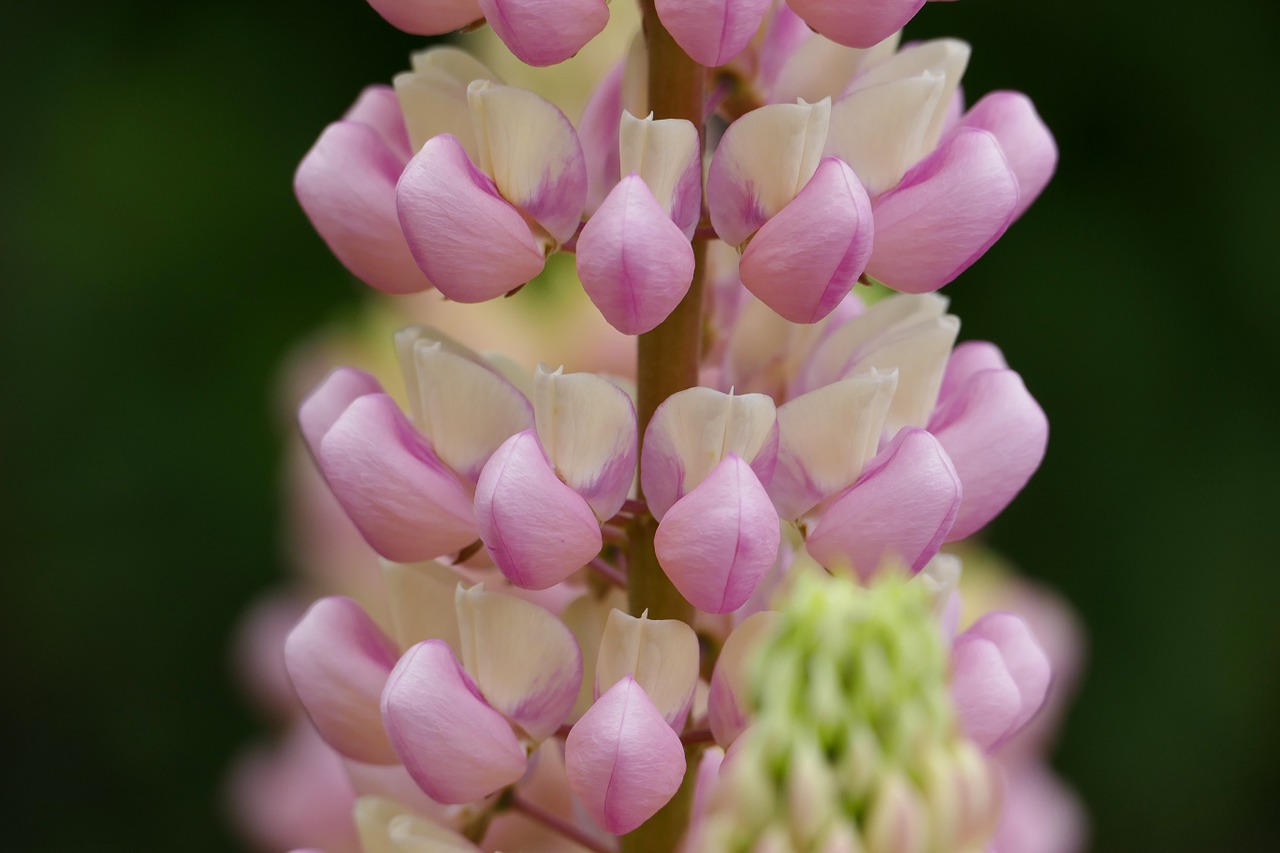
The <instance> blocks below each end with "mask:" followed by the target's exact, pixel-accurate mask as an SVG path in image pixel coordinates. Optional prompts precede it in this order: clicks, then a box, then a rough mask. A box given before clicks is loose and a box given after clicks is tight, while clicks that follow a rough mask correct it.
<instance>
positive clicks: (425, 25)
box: [369, 0, 484, 36]
mask: <svg viewBox="0 0 1280 853" xmlns="http://www.w3.org/2000/svg"><path fill="white" fill-rule="evenodd" d="M369 5H370V6H372V7H373V8H374V9H375V10H376V11H377V13H378V14H379V15H381V16H382V17H383V18H384V19H385V20H386V22H387V23H389V24H391V26H393V27H395V28H396V29H399V30H404V31H405V32H406V33H413V34H414V35H419V36H437V35H441V34H443V33H447V32H452V31H453V30H458V29H462V28H463V27H465V26H467V25H468V24H472V23H475V22H476V21H478V20H480V19H481V18H483V17H484V13H483V12H481V11H480V6H479V4H478V3H476V0H431V2H429V3H424V2H422V0H369Z"/></svg>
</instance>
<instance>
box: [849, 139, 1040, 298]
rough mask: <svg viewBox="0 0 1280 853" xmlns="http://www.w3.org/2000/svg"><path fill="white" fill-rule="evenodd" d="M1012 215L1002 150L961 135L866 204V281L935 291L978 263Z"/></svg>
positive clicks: (1012, 190) (1011, 185)
mask: <svg viewBox="0 0 1280 853" xmlns="http://www.w3.org/2000/svg"><path fill="white" fill-rule="evenodd" d="M1017 207H1018V181H1017V179H1016V178H1015V177H1014V175H1013V172H1012V170H1011V169H1010V168H1009V164H1008V162H1007V161H1006V160H1005V156H1004V153H1003V152H1002V151H1001V149H1000V144H999V142H997V140H996V138H995V137H994V136H993V135H991V134H990V133H987V132H986V131H983V130H975V129H972V128H960V129H959V130H958V131H956V132H955V133H954V134H952V135H951V136H950V137H948V138H947V139H946V140H944V141H943V143H942V144H941V145H940V146H938V148H936V149H935V150H934V152H933V153H932V154H930V155H929V156H928V157H926V158H925V159H923V160H921V161H920V162H919V163H918V164H917V165H916V166H915V167H913V168H912V169H911V171H909V172H907V174H906V175H905V176H904V177H903V179H902V181H901V183H899V184H898V185H897V186H896V187H894V188H893V189H891V190H889V191H888V192H886V193H884V194H883V195H881V196H880V197H878V198H877V199H876V200H875V202H873V203H872V206H871V209H872V213H873V214H874V215H875V222H876V243H875V247H874V249H873V250H872V253H871V261H870V262H869V263H868V264H867V273H868V274H869V275H871V276H872V277H873V278H876V279H878V280H880V281H882V282H884V283H885V284H887V285H889V287H892V288H893V289H894V290H899V291H903V292H905V293H927V292H929V291H933V290H937V289H938V288H940V287H942V286H943V285H944V284H946V283H947V282H949V281H951V280H952V279H954V278H955V277H956V276H958V275H960V273H962V272H964V271H965V270H966V269H968V268H969V266H970V265H971V264H972V263H973V262H974V261H976V260H977V259H978V258H980V257H982V254H983V253H984V252H986V251H987V249H989V248H990V247H991V245H992V244H993V243H995V241H996V240H998V239H999V238H1000V235H1001V234H1003V233H1004V231H1005V229H1006V228H1007V227H1008V226H1009V223H1010V222H1012V221H1013V214H1014V211H1015V210H1017Z"/></svg>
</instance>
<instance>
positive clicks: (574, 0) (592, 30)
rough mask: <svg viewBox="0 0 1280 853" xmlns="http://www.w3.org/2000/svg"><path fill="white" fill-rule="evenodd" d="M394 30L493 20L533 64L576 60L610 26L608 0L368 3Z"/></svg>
mask: <svg viewBox="0 0 1280 853" xmlns="http://www.w3.org/2000/svg"><path fill="white" fill-rule="evenodd" d="M369 5H370V6H372V7H373V8H374V9H376V10H377V12H378V14H379V15H381V16H382V17H383V18H385V19H386V20H387V22H388V23H390V24H391V25H392V26H395V27H398V28H399V29H402V30H404V31H405V32H408V33H414V34H415V35H443V34H444V33H447V32H451V31H453V30H457V29H462V28H464V27H471V26H474V25H476V24H478V23H481V22H483V21H488V23H489V25H490V26H491V27H493V31H494V32H495V33H497V34H498V38H500V39H502V41H503V43H504V44H506V46H507V47H508V48H509V49H510V50H511V52H512V53H514V54H515V55H516V57H517V58H519V59H520V61H521V62H524V63H527V64H529V65H554V64H555V63H557V62H563V61H564V60H566V59H568V58H569V57H571V56H573V55H574V54H575V53H577V52H578V51H579V50H581V49H582V47H583V46H584V45H585V44H586V43H587V42H589V41H591V39H593V38H595V37H596V36H597V35H599V33H600V31H601V30H603V29H604V27H605V24H607V23H608V22H609V5H608V3H607V2H606V0H369Z"/></svg>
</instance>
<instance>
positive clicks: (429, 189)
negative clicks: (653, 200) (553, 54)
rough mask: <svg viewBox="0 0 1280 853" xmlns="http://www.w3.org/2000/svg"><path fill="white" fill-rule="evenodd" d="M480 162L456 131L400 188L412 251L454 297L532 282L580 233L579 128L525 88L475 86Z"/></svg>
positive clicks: (583, 189) (434, 145) (478, 298)
mask: <svg viewBox="0 0 1280 853" xmlns="http://www.w3.org/2000/svg"><path fill="white" fill-rule="evenodd" d="M467 101H468V104H469V106H470V112H471V119H472V123H473V126H474V130H475V136H476V152H475V154H476V158H475V161H474V162H473V160H472V157H471V156H470V155H469V153H468V151H467V149H466V148H465V146H464V145H463V144H462V142H461V141H460V140H459V139H458V138H457V137H454V136H452V135H450V134H447V133H446V134H442V135H440V136H436V137H433V138H431V139H430V140H428V141H427V142H426V144H424V145H423V147H422V149H421V150H420V151H418V153H417V154H415V155H414V156H413V159H412V160H410V161H409V164H408V166H406V167H405V170H404V173H403V175H402V176H401V178H400V181H399V183H398V184H397V185H396V210H397V212H398V214H399V217H400V225H401V227H402V228H403V229H404V234H405V238H406V239H407V240H408V243H409V250H410V251H411V252H412V253H413V257H414V259H415V260H416V261H417V262H418V265H419V266H420V267H421V268H422V270H423V272H425V273H426V274H427V277H428V278H430V279H431V281H432V282H433V283H434V284H435V285H436V287H437V288H439V289H440V292H441V293H443V294H445V295H446V296H448V297H449V298H450V299H454V300H457V301H459V302H483V301H485V300H488V299H494V298H496V297H498V296H501V295H503V294H505V293H508V292H510V291H512V290H515V289H517V288H519V287H520V286H522V285H524V284H525V283H526V282H528V281H529V280H530V279H532V278H533V277H534V276H536V275H537V274H538V273H539V272H541V271H542V268H543V265H544V264H545V263H546V257H547V255H548V254H550V253H551V252H553V251H555V250H556V249H557V248H558V247H559V246H560V244H562V243H564V242H565V241H566V240H568V239H569V238H571V237H572V236H573V235H574V234H575V233H576V231H577V228H578V224H579V222H580V221H581V218H582V210H583V206H584V205H585V203H586V194H587V174H586V163H585V161H584V160H583V156H582V148H581V146H580V145H579V144H578V137H577V134H576V133H575V131H574V129H573V125H572V124H570V123H569V120H568V119H567V118H565V116H564V114H563V113H561V112H560V110H559V109H557V108H556V107H555V105H553V104H552V103H551V102H550V101H547V100H545V99H543V98H541V97H539V96H538V95H535V94H534V93H532V92H529V91H527V90H525V89H518V88H515V87H512V86H500V85H495V84H493V83H491V82H489V81H484V80H476V81H472V83H471V84H470V85H469V86H468V88H467Z"/></svg>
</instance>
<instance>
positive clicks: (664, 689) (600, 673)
mask: <svg viewBox="0 0 1280 853" xmlns="http://www.w3.org/2000/svg"><path fill="white" fill-rule="evenodd" d="M627 675H630V676H631V677H632V678H634V679H635V680H636V683H637V684H639V685H640V686H641V687H643V688H644V692H645V693H647V694H649V699H650V700H652V702H653V705H654V707H655V708H657V709H658V713H660V714H662V717H663V719H665V720H666V721H667V722H668V723H670V724H671V727H672V728H673V729H675V730H676V731H677V732H678V731H680V730H681V729H683V728H684V721H685V718H686V717H687V716H688V714H689V707H690V704H691V703H692V702H693V688H694V687H695V686H696V685H697V683H698V637H697V635H696V634H694V633H693V629H692V628H690V627H689V626H688V625H686V624H685V623H683V622H681V621H679V620H676V619H657V620H655V619H649V618H648V617H647V616H644V615H642V616H640V617H639V618H636V617H635V616H630V615H628V614H626V613H623V612H622V611H621V610H614V611H613V612H612V613H610V614H609V621H608V622H607V623H606V624H605V629H604V636H603V637H602V638H601V640H600V651H599V657H598V658H597V660H596V676H595V678H596V681H595V692H596V695H597V696H599V695H600V694H602V693H604V692H605V691H606V690H608V689H609V688H610V687H612V686H613V685H614V684H616V683H617V682H618V681H620V680H621V679H622V678H623V677H624V676H627Z"/></svg>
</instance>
